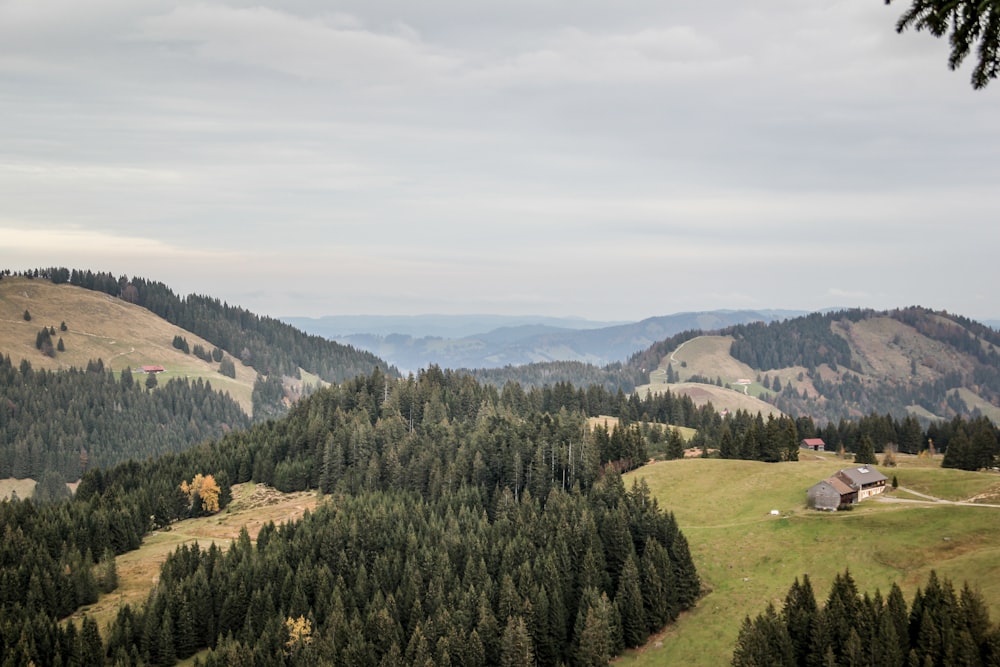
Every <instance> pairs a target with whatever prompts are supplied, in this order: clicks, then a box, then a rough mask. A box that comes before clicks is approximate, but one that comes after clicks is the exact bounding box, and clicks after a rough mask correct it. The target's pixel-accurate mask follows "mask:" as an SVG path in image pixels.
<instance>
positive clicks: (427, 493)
mask: <svg viewBox="0 0 1000 667" xmlns="http://www.w3.org/2000/svg"><path fill="white" fill-rule="evenodd" d="M566 395H567V396H570V395H572V396H576V394H575V393H572V392H569V393H567V394H566ZM546 398H547V399H548V400H549V401H552V400H553V398H552V395H551V394H549V395H548V396H547V397H546V395H545V394H544V393H543V392H540V391H532V392H523V391H518V390H516V389H509V390H505V391H498V390H496V389H495V388H493V387H490V386H482V385H479V384H477V383H476V382H475V381H474V380H473V379H472V378H470V377H469V376H465V375H459V374H454V373H450V372H442V371H440V370H438V369H434V368H432V369H429V370H428V371H426V372H422V373H421V374H420V375H419V376H418V377H415V378H414V377H411V378H409V379H407V380H404V381H398V380H394V379H391V378H387V377H386V376H385V375H384V374H382V373H381V372H378V371H376V372H375V373H373V374H372V375H370V376H367V377H358V378H356V379H355V380H352V381H349V382H346V383H344V384H342V385H340V386H337V387H330V388H327V389H324V390H320V391H318V392H317V393H315V394H313V395H312V396H310V397H308V398H306V399H304V400H303V401H302V402H300V403H299V404H297V405H296V406H295V407H294V408H293V409H292V411H291V412H290V413H289V415H288V417H287V418H285V419H282V420H279V421H267V422H263V423H260V424H257V425H255V426H253V427H251V428H250V429H249V430H245V431H234V432H232V433H230V434H228V435H226V436H224V437H222V438H221V439H220V440H218V441H216V442H212V443H205V444H203V445H201V446H198V447H195V448H193V449H189V450H186V451H184V452H179V453H170V454H166V455H164V456H162V457H161V458H159V459H155V460H153V459H149V460H146V461H145V462H144V463H137V462H134V461H133V462H128V463H124V464H121V465H118V466H114V467H111V468H108V469H106V470H102V469H91V470H89V471H88V472H87V473H86V474H85V475H84V477H83V479H82V481H81V483H80V486H79V488H78V490H77V493H76V495H75V497H74V498H73V499H72V500H68V501H62V502H52V503H45V504H38V503H35V502H33V501H23V500H14V501H11V502H6V503H3V504H2V505H0V530H2V531H3V533H4V541H3V545H2V551H0V591H2V593H0V594H2V596H3V597H2V601H0V602H2V622H0V653H2V654H3V655H4V656H5V660H7V661H10V664H27V663H28V662H29V661H33V662H34V663H35V664H88V665H89V664H106V663H107V664H122V665H129V664H150V665H166V664H173V663H174V661H175V660H177V659H179V658H183V657H186V656H189V655H192V654H193V653H194V652H195V651H198V650H200V649H203V648H206V647H207V648H211V649H213V651H212V652H211V653H209V654H208V657H207V658H205V659H204V663H206V664H218V665H222V664H237V663H244V664H302V665H307V664H308V665H311V664H319V663H326V664H359V665H380V664H385V665H390V664H392V665H397V664H404V665H410V664H419V665H429V664H437V665H440V664H453V665H485V664H516V665H521V664H543V665H556V664H560V663H565V664H569V663H572V664H604V663H606V661H607V659H608V658H609V657H610V656H612V655H614V654H615V653H617V652H619V651H621V650H622V649H623V648H624V647H626V646H635V645H638V644H641V643H643V642H644V641H645V639H646V637H647V636H648V634H649V633H650V632H651V631H654V630H658V629H659V628H662V627H663V626H664V625H665V624H667V623H669V622H670V621H671V620H673V619H674V618H676V616H677V614H678V613H680V612H681V611H683V610H684V609H686V608H688V607H690V606H691V605H692V604H693V603H694V601H695V600H696V598H697V597H698V595H699V590H700V584H699V579H698V574H697V571H696V569H695V566H694V563H693V562H692V560H691V557H690V553H689V552H688V548H687V542H686V540H685V538H684V535H683V533H682V532H681V531H680V529H679V527H678V526H677V524H676V522H675V520H674V518H673V516H672V514H670V513H669V512H667V511H665V510H664V509H662V508H660V507H658V505H657V503H656V501H655V499H653V498H652V497H651V496H650V494H649V493H648V491H647V490H646V489H645V488H644V487H642V486H635V487H633V488H630V489H626V488H625V486H624V485H623V483H622V481H621V478H620V476H619V471H620V470H625V469H629V468H632V467H634V466H636V465H639V464H641V463H642V462H644V461H645V452H644V451H643V449H642V446H643V442H644V440H643V439H642V438H641V437H623V436H622V435H621V434H620V433H619V431H621V429H615V430H614V431H613V432H612V433H611V434H610V435H609V436H608V437H606V438H605V437H600V436H595V432H594V431H590V430H589V429H587V428H586V425H585V424H586V422H585V414H584V413H583V412H582V411H581V410H580V409H579V408H578V407H567V406H565V405H562V406H560V405H556V404H554V403H550V404H549V405H547V406H546V407H547V408H549V409H547V410H542V409H541V405H542V403H543V402H545V400H546ZM623 428H625V429H626V431H631V432H632V433H636V431H635V430H634V428H629V427H623ZM600 431H601V430H600V429H599V430H598V432H600ZM199 476H202V477H201V478H203V479H207V478H211V479H213V480H215V481H217V483H218V488H219V489H220V490H221V494H220V496H219V498H218V499H217V502H218V506H219V507H220V508H224V507H225V506H226V503H227V502H228V497H227V494H226V490H227V489H228V488H229V485H230V484H232V483H236V482H243V481H248V480H254V481H259V482H266V483H269V484H273V485H275V486H277V487H278V488H280V489H286V490H292V489H297V488H319V489H320V490H322V491H323V493H324V494H326V496H327V498H328V502H326V503H324V504H322V505H321V507H320V508H319V509H318V510H317V511H316V512H314V513H312V514H309V515H307V516H306V517H305V518H304V519H302V520H301V521H300V522H297V523H294V524H288V525H283V526H277V527H276V526H273V525H268V526H266V527H265V528H264V529H262V531H261V533H260V534H259V535H258V538H257V541H256V544H255V545H254V544H252V543H251V541H250V539H249V536H248V535H243V536H241V538H240V539H239V540H237V541H236V542H235V543H234V544H233V545H232V547H231V548H229V549H228V550H221V549H219V548H218V547H209V548H207V549H206V548H200V547H186V548H182V549H179V550H178V551H177V552H176V553H174V554H173V555H172V556H171V557H170V558H169V559H168V560H167V562H166V564H165V565H164V568H163V571H162V574H161V577H160V580H159V583H158V584H157V586H156V587H155V588H154V590H153V591H152V592H151V593H150V596H149V599H148V601H147V602H146V603H145V604H144V605H142V606H139V607H136V608H133V607H125V608H123V609H122V610H121V612H120V613H119V615H118V618H117V620H116V621H115V622H114V623H113V624H112V625H111V626H110V627H109V628H107V629H106V630H105V629H99V628H97V627H96V624H94V623H93V622H92V621H89V620H88V621H85V622H84V623H83V624H82V625H81V626H80V627H79V628H78V627H77V626H76V625H75V624H74V623H72V622H62V623H60V622H59V619H60V618H63V617H64V616H66V615H67V614H68V613H69V612H71V611H73V610H74V609H76V608H77V607H78V606H80V605H83V604H87V603H89V602H93V601H94V600H95V599H96V596H97V594H98V591H100V590H112V589H113V588H114V586H115V585H116V578H115V573H114V565H113V559H112V558H111V556H112V555H113V554H117V553H123V552H125V551H127V550H129V549H134V548H136V547H137V546H138V544H139V541H140V539H141V538H142V536H143V535H144V534H146V533H147V532H148V531H149V530H152V529H154V528H157V527H163V526H167V525H169V524H170V523H171V522H173V521H176V520H178V519H181V518H185V517H188V516H194V515H198V514H201V513H204V512H205V511H209V510H208V509H207V507H206V505H205V504H204V503H203V502H199V499H198V495H197V494H194V495H192V494H190V493H185V490H184V489H189V484H188V482H189V481H190V480H194V479H198V478H199ZM182 484H183V489H182ZM33 552H37V553H39V557H38V558H34V559H31V560H26V559H24V558H23V554H25V553H33Z"/></svg>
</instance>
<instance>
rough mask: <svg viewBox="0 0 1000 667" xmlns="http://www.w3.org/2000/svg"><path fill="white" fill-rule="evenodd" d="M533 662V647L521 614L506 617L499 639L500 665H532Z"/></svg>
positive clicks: (530, 666)
mask: <svg viewBox="0 0 1000 667" xmlns="http://www.w3.org/2000/svg"><path fill="white" fill-rule="evenodd" d="M534 664H535V654H534V649H533V647H532V644H531V635H530V634H528V627H527V625H525V623H524V618H523V617H522V616H511V617H509V618H508V619H507V627H506V628H504V632H503V639H501V641H500V665H501V667H533V665H534Z"/></svg>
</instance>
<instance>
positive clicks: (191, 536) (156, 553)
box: [73, 483, 319, 631]
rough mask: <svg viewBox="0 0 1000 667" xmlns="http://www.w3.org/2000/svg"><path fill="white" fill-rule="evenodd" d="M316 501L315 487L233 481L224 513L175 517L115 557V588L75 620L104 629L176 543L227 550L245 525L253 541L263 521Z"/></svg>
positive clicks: (289, 515) (137, 597)
mask: <svg viewBox="0 0 1000 667" xmlns="http://www.w3.org/2000/svg"><path fill="white" fill-rule="evenodd" d="M318 502H319V496H318V494H316V493H315V492H313V491H303V492H299V493H280V492H278V491H276V490H274V489H272V488H270V487H267V486H264V485H261V484H254V483H246V484H236V485H234V486H233V500H232V502H231V503H230V505H229V506H228V507H227V508H226V509H225V510H223V511H222V512H219V513H218V514H213V515H211V516H206V517H199V518H197V519H186V520H184V521H178V522H177V523H174V524H171V525H170V526H169V527H168V528H167V529H165V530H158V531H154V532H153V533H151V534H150V535H147V536H146V537H145V538H144V539H143V541H142V546H140V547H139V549H137V550H136V551H129V552H127V553H124V554H122V555H120V556H118V557H117V558H116V559H115V566H116V568H117V570H118V582H119V585H118V588H117V589H115V590H114V591H112V592H111V593H108V594H107V595H102V596H100V598H99V599H98V601H97V602H95V603H94V604H92V605H89V606H86V607H83V608H81V609H78V610H77V611H76V613H74V614H73V618H75V619H76V620H77V621H79V620H80V619H82V618H83V616H84V615H88V616H90V617H91V618H93V619H94V620H95V621H97V625H98V627H100V628H101V629H102V631H103V629H104V627H105V625H106V624H107V623H109V622H110V621H112V620H113V619H114V617H115V616H116V615H117V614H118V609H119V608H120V607H122V606H123V605H125V604H132V605H133V606H135V605H141V604H142V603H143V602H144V601H145V600H146V597H147V596H148V595H149V592H150V590H152V588H153V587H154V586H155V585H156V582H157V581H158V580H159V578H160V566H161V565H162V564H163V561H165V560H166V559H167V555H169V554H171V553H173V551H174V550H175V549H177V547H179V546H181V545H183V544H188V543H191V542H198V544H199V545H200V546H201V547H203V548H207V547H208V546H209V545H210V544H212V543H213V542H214V543H216V544H218V545H219V546H220V547H222V548H227V547H228V546H229V544H230V543H231V542H232V541H233V540H235V539H236V538H237V537H238V536H239V534H240V530H241V529H242V528H244V527H245V528H246V529H247V532H248V533H249V534H250V538H251V539H252V540H253V539H256V537H257V533H258V532H260V529H261V527H262V526H264V524H266V523H267V522H269V521H273V522H274V523H275V525H278V524H281V523H285V522H288V521H295V520H297V519H300V518H302V515H303V514H304V513H305V511H306V510H310V511H311V510H314V509H316V505H317V504H318Z"/></svg>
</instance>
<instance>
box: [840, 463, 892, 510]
mask: <svg viewBox="0 0 1000 667" xmlns="http://www.w3.org/2000/svg"><path fill="white" fill-rule="evenodd" d="M837 477H839V478H840V479H841V480H843V481H844V482H845V483H846V484H847V485H848V486H850V487H851V488H852V489H854V490H855V491H857V492H858V502H861V501H862V500H864V499H865V498H868V497H870V496H874V495H876V494H878V493H883V492H884V491H885V483H886V481H888V478H887V477H886V476H885V475H883V474H882V473H880V472H879V471H878V470H875V469H873V468H865V467H861V468H844V469H843V470H841V471H840V472H838V473H837Z"/></svg>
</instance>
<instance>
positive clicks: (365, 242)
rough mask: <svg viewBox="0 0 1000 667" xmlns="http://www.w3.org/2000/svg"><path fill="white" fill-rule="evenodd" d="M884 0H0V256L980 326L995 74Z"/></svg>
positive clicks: (637, 306)
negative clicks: (903, 24)
mask: <svg viewBox="0 0 1000 667" xmlns="http://www.w3.org/2000/svg"><path fill="white" fill-rule="evenodd" d="M904 8H905V7H904V5H903V4H901V3H900V2H898V1H897V2H895V3H893V4H892V5H890V6H886V5H885V4H884V3H883V2H882V0H754V2H744V1H742V0H740V1H737V0H718V1H716V2H705V1H704V0H676V1H672V2H662V0H622V1H620V2H611V1H610V0H602V1H598V0H530V1H528V0H502V1H498V0H477V1H476V2H469V1H468V0H425V1H420V2H413V1H412V0H357V1H354V0H348V1H336V0H334V1H333V2H330V1H326V2H318V1H314V0H286V1H284V2H281V3H267V2H266V0H265V1H264V2H260V1H255V2H238V1H232V0H218V1H213V0H207V1H199V2H182V1H163V0H143V1H142V2H135V0H87V1H86V2H81V1H80V0H0V267H6V268H10V269H14V270H23V269H30V268H35V267H47V266H65V267H68V268H81V269H91V270H94V271H109V272H111V273H113V274H115V275H129V276H133V275H138V276H141V277H144V278H147V279H150V280H157V281H161V282H163V283H165V284H167V285H168V286H169V287H170V288H171V289H173V290H174V291H175V292H176V293H178V294H180V295H186V294H190V293H197V294H207V295H209V296H213V297H218V298H220V299H222V300H225V301H227V302H228V303H230V304H234V305H240V306H243V307H245V308H248V309H250V310H252V311H254V312H256V313H260V314H265V315H271V316H274V317H282V316H292V315H296V316H312V317H318V316H322V315H347V314H385V315H389V314H391V315H412V314H423V313H447V314H469V313H493V314H509V315H552V316H574V317H585V318H589V319H600V320H639V319H643V318H646V317H651V316H657V315H666V314H672V313H677V312H688V311H703V310H715V309H722V308H729V309H741V308H757V309H760V308H782V309H797V310H816V309H822V308H829V307H871V308H876V309H884V308H895V307H904V306H910V305H922V306H926V307H930V308H936V309H945V310H948V311H949V312H953V313H957V314H961V315H965V316H968V317H971V318H974V319H996V318H1000V300H998V298H997V296H996V294H995V289H996V286H997V284H998V282H1000V280H998V279H1000V262H998V261H997V250H998V247H1000V225H998V224H997V223H998V214H1000V160H997V156H998V154H1000V122H998V119H1000V82H995V83H994V84H992V85H991V86H989V87H987V88H986V89H985V90H981V91H975V90H973V89H972V87H971V85H970V84H969V76H970V71H971V67H970V64H967V65H966V66H963V67H962V68H961V69H960V70H959V71H956V72H952V71H949V70H948V67H947V55H948V46H947V43H946V41H945V40H943V39H935V38H933V37H932V36H930V35H929V34H927V33H916V32H912V31H908V32H905V33H903V34H902V35H899V34H897V33H896V31H895V23H896V20H897V18H898V16H899V15H900V14H901V13H902V12H903V11H904Z"/></svg>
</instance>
